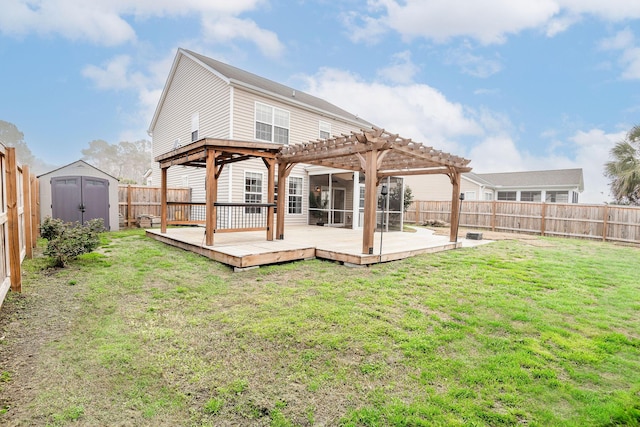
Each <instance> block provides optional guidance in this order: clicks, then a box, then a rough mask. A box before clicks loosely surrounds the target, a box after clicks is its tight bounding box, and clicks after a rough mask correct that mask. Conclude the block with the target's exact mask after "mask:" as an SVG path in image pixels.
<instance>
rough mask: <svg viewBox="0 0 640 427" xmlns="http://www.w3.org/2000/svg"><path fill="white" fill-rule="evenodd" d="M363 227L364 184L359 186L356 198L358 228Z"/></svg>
mask: <svg viewBox="0 0 640 427" xmlns="http://www.w3.org/2000/svg"><path fill="white" fill-rule="evenodd" d="M362 227H364V184H360V191H359V196H358V228H362Z"/></svg>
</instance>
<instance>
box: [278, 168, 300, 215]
mask: <svg viewBox="0 0 640 427" xmlns="http://www.w3.org/2000/svg"><path fill="white" fill-rule="evenodd" d="M291 178H296V179H301V180H302V183H301V184H300V194H299V196H300V213H290V212H289V197H290V196H292V194H290V193H289V180H290V179H291ZM280 191H282V190H280ZM293 196H298V195H297V194H294V195H293ZM287 215H292V216H302V215H304V176H301V175H292V176H290V177H289V178H287Z"/></svg>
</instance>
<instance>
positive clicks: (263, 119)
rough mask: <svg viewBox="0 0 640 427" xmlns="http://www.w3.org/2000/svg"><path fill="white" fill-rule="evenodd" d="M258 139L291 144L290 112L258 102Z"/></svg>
mask: <svg viewBox="0 0 640 427" xmlns="http://www.w3.org/2000/svg"><path fill="white" fill-rule="evenodd" d="M255 114H256V139H259V140H262V141H269V142H276V143H278V144H284V145H288V144H289V112H288V111H286V110H281V109H280V108H276V107H271V106H269V105H266V104H261V103H259V102H256V113H255Z"/></svg>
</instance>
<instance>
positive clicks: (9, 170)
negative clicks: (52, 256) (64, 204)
mask: <svg viewBox="0 0 640 427" xmlns="http://www.w3.org/2000/svg"><path fill="white" fill-rule="evenodd" d="M0 191H1V192H2V197H1V199H2V200H1V201H0V306H2V302H3V301H4V298H5V296H6V295H7V292H8V291H9V289H11V290H12V291H13V292H21V291H22V271H21V264H22V260H24V259H25V257H26V258H31V257H32V256H33V248H35V247H36V244H37V238H38V226H39V223H40V221H39V218H40V205H39V197H38V194H39V192H38V180H37V179H36V177H35V175H33V174H31V173H29V167H28V166H26V165H25V166H20V165H19V164H17V162H16V151H15V148H10V147H5V146H4V145H2V144H0Z"/></svg>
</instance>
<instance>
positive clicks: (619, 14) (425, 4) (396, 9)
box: [345, 0, 640, 44]
mask: <svg viewBox="0 0 640 427" xmlns="http://www.w3.org/2000/svg"><path fill="white" fill-rule="evenodd" d="M587 15H588V16H595V17H597V18H599V19H602V20H605V21H610V22H618V21H623V20H627V19H636V18H640V2H638V1H630V0H607V1H602V0H518V1H513V0H483V1H473V2H472V1H468V0H369V1H368V10H367V12H366V13H364V14H363V13H356V12H352V13H351V14H349V15H348V17H349V19H346V20H345V23H346V25H347V26H348V28H347V30H348V31H349V33H350V34H351V35H352V40H353V41H366V42H371V41H372V40H373V41H377V40H381V39H382V35H383V34H384V32H386V31H389V30H393V31H396V32H398V33H399V34H400V35H402V36H403V37H404V38H406V39H412V38H415V37H422V38H426V39H430V40H434V41H436V42H445V41H448V40H449V39H451V38H455V37H471V38H473V39H475V40H477V41H479V42H480V43H482V44H493V43H502V42H504V41H505V39H506V37H507V36H508V35H510V34H518V33H520V32H522V31H524V30H527V29H537V30H540V31H543V32H544V33H545V34H547V36H549V37H553V36H555V35H556V34H558V33H560V32H562V31H565V30H566V29H567V28H569V27H570V26H571V25H573V24H575V23H576V22H578V21H580V20H581V18H582V17H583V16H587ZM358 20H359V21H360V22H357V21H358Z"/></svg>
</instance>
